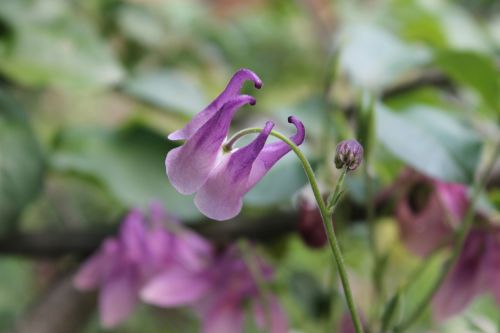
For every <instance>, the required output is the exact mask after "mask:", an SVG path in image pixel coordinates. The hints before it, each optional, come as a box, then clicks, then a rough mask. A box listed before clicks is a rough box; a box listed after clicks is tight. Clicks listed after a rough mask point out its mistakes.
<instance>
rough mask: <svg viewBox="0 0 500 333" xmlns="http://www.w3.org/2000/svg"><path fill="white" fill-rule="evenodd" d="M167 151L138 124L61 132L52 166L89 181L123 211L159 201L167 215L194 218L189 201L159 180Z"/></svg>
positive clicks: (164, 179)
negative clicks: (108, 193)
mask: <svg viewBox="0 0 500 333" xmlns="http://www.w3.org/2000/svg"><path fill="white" fill-rule="evenodd" d="M173 147H174V145H173V144H172V143H170V142H169V141H168V140H167V139H166V138H163V137H162V136H161V135H159V134H157V133H155V132H153V131H152V130H150V129H149V128H146V127H144V126H141V125H140V124H134V125H131V126H129V127H127V128H125V129H122V130H121V131H110V130H91V129H80V130H72V131H70V130H67V131H65V132H63V133H61V135H60V137H59V143H58V145H57V147H56V151H55V153H54V156H53V158H52V164H53V166H54V167H55V168H56V169H58V170H61V171H68V172H77V173H82V174H85V175H89V176H92V177H95V178H96V179H98V180H99V181H101V182H102V183H103V184H104V185H106V186H107V187H108V188H109V189H110V191H111V192H112V193H113V194H114V196H115V197H116V198H117V199H118V200H120V201H121V202H122V203H123V204H124V205H127V206H139V207H144V206H146V205H148V204H150V203H151V201H152V200H161V202H163V203H164V204H165V207H166V208H167V209H169V210H170V211H171V212H172V213H173V214H175V215H177V216H179V217H181V218H187V219H191V218H195V217H198V216H199V212H198V210H197V209H196V207H195V206H194V204H193V202H192V199H191V198H190V197H189V196H183V195H181V194H179V193H178V192H177V191H176V190H175V189H174V188H173V187H172V186H171V185H170V183H169V181H168V178H167V176H166V174H165V166H164V159H165V155H166V154H167V152H168V151H169V150H170V149H172V148H173Z"/></svg>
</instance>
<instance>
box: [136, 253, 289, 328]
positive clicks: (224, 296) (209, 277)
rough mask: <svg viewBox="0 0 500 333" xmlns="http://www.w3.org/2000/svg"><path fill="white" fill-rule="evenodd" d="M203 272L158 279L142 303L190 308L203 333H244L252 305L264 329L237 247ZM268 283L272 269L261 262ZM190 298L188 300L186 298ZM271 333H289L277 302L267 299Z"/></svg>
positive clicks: (252, 281) (177, 273) (257, 297)
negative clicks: (194, 311)
mask: <svg viewBox="0 0 500 333" xmlns="http://www.w3.org/2000/svg"><path fill="white" fill-rule="evenodd" d="M212 259H213V260H212V262H211V263H210V264H209V265H207V266H206V267H205V269H202V270H186V269H183V270H174V271H173V272H174V273H173V274H172V271H170V273H169V272H165V274H160V275H158V276H157V277H156V278H155V279H153V280H152V281H151V282H150V283H149V284H148V285H146V287H145V288H144V289H143V292H142V296H143V300H144V301H146V302H148V303H151V304H155V305H159V306H164V307H175V306H180V305H191V306H193V307H194V308H195V309H196V310H197V312H198V313H199V314H200V316H201V318H202V322H203V324H202V327H203V328H202V332H203V333H238V332H241V331H242V330H243V322H244V315H245V304H246V303H247V302H249V301H251V302H252V307H253V313H254V317H255V320H256V323H257V325H259V326H260V327H264V323H265V320H264V318H265V317H266V316H264V310H263V309H264V308H265V307H264V305H263V304H262V295H260V294H259V291H258V289H257V283H256V281H255V279H254V277H253V276H252V274H251V272H250V269H249V267H248V266H247V264H246V263H245V262H244V261H243V260H242V258H241V254H240V253H239V251H238V250H237V249H236V248H235V247H230V248H229V249H227V250H225V251H224V252H223V253H221V254H219V255H217V256H214V257H213V258H212ZM258 266H259V269H260V270H261V274H262V275H263V277H264V279H265V280H269V279H270V278H271V276H272V271H271V268H270V267H269V266H267V265H265V264H264V263H263V262H261V261H260V260H259V261H258ZM185 294H187V295H189V300H188V299H187V298H186V297H185V296H183V295H185ZM266 305H267V306H268V311H270V313H269V314H270V315H269V317H270V318H271V327H270V329H269V328H268V329H269V331H270V332H272V333H285V332H287V320H286V316H285V314H284V312H283V310H282V309H281V307H280V305H279V303H278V301H277V299H276V298H275V297H274V296H272V295H268V299H267V302H266Z"/></svg>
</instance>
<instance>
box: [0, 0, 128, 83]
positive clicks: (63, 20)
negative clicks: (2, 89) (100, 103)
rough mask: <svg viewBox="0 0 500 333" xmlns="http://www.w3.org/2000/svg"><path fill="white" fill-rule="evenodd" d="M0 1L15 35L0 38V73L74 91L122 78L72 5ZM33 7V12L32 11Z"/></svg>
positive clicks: (102, 43) (109, 53)
mask: <svg viewBox="0 0 500 333" xmlns="http://www.w3.org/2000/svg"><path fill="white" fill-rule="evenodd" d="M15 2H16V4H13V2H9V3H10V4H9V3H5V1H4V2H2V3H1V4H0V17H3V18H4V19H5V20H8V21H10V22H11V24H12V29H13V30H14V33H15V39H14V41H13V42H12V43H8V44H6V42H2V40H0V71H2V72H3V73H4V74H5V75H7V76H9V77H10V78H11V79H13V80H16V81H18V82H20V83H21V84H24V85H29V86H35V87H38V86H44V85H52V86H57V87H63V88H70V89H74V90H81V89H99V88H102V87H105V86H109V85H112V84H116V83H117V82H119V81H120V80H121V78H122V76H123V71H122V68H121V66H120V65H119V64H118V63H117V61H116V60H115V58H114V56H113V54H112V51H111V48H110V47H109V46H108V45H107V44H106V43H105V41H103V40H101V38H100V37H99V35H98V33H97V31H96V30H95V29H94V27H93V26H92V25H91V24H90V22H88V21H86V20H85V19H84V18H83V16H82V15H76V14H74V13H73V11H74V10H75V9H74V8H72V7H69V6H64V5H62V4H61V3H57V2H54V1H50V0H49V1H47V2H50V3H51V5H48V4H47V7H44V8H43V9H45V11H44V10H43V9H42V8H41V7H42V6H43V4H42V1H26V0H20V1H15ZM37 10H38V11H37Z"/></svg>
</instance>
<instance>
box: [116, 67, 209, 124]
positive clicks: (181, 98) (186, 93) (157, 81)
mask: <svg viewBox="0 0 500 333" xmlns="http://www.w3.org/2000/svg"><path fill="white" fill-rule="evenodd" d="M124 89H125V91H126V92H128V93H129V94H131V95H133V96H135V97H137V98H139V99H142V100H144V101H146V102H148V103H151V104H153V105H155V106H157V107H160V108H164V109H167V110H173V111H177V112H180V113H182V114H185V115H188V116H192V115H195V114H196V113H198V112H200V111H201V110H202V109H203V107H204V106H205V105H206V103H205V99H204V97H203V94H202V90H201V87H200V85H199V84H198V82H196V81H195V80H194V79H193V78H191V77H189V76H187V75H186V74H184V73H182V72H179V71H169V70H163V71H158V72H154V73H150V74H145V75H141V76H138V77H136V78H134V79H131V80H130V81H128V82H127V83H126V84H125V86H124Z"/></svg>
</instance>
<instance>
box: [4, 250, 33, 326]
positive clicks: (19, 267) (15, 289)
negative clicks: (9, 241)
mask: <svg viewBox="0 0 500 333" xmlns="http://www.w3.org/2000/svg"><path fill="white" fill-rule="evenodd" d="M35 276H36V275H35V274H33V268H32V267H31V262H30V261H27V260H20V259H18V258H3V257H2V259H1V260H0V330H1V331H2V332H11V329H12V325H13V324H14V323H15V321H16V319H17V318H19V316H20V315H21V314H22V311H24V310H25V309H27V308H28V305H29V302H30V301H31V297H33V296H34V294H35V292H36V289H35V288H34V286H33V282H34V277H35Z"/></svg>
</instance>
